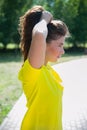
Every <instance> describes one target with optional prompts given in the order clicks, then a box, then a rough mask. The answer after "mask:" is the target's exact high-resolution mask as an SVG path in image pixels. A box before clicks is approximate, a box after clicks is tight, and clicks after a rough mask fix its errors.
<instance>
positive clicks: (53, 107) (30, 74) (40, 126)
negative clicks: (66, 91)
mask: <svg viewBox="0 0 87 130" xmlns="http://www.w3.org/2000/svg"><path fill="white" fill-rule="evenodd" d="M19 79H20V80H21V81H22V84H23V90H24V93H25V95H26V98H27V107H28V110H27V112H26V114H25V116H24V119H23V121H22V125H21V130H62V91H63V87H62V85H61V82H62V80H61V78H60V77H59V75H58V74H57V73H56V72H55V71H54V70H53V69H52V68H51V66H49V65H47V66H42V68H40V69H35V68H33V67H32V66H31V65H30V64H29V61H28V60H26V61H25V63H24V65H23V67H22V68H21V70H20V71H19Z"/></svg>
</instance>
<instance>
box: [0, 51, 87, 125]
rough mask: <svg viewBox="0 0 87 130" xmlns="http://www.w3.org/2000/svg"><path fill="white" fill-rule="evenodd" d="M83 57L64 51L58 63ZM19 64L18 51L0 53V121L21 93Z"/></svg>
mask: <svg viewBox="0 0 87 130" xmlns="http://www.w3.org/2000/svg"><path fill="white" fill-rule="evenodd" d="M84 57H87V56H85V55H84V54H83V53H82V52H79V53H66V54H65V55H64V56H63V57H62V58H60V60H59V63H60V62H65V61H69V60H74V59H79V58H84ZM57 63H58V62H57ZM21 65H22V58H21V55H20V53H19V52H14V51H11V52H5V53H3V52H2V53H0V123H1V122H2V121H3V119H4V118H5V117H6V115H7V114H8V112H9V111H10V110H11V108H12V107H13V105H14V104H15V102H16V101H17V99H18V98H19V97H20V95H21V94H22V87H21V83H20V81H19V80H18V78H17V75H18V71H19V69H20V67H21Z"/></svg>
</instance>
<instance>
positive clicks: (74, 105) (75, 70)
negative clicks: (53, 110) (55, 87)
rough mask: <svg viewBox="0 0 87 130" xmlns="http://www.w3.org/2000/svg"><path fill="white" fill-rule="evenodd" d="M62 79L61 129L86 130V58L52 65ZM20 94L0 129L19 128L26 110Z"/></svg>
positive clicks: (15, 129) (17, 129) (24, 101)
mask: <svg viewBox="0 0 87 130" xmlns="http://www.w3.org/2000/svg"><path fill="white" fill-rule="evenodd" d="M53 68H54V69H55V70H56V71H57V72H58V73H59V74H60V76H61V78H62V79H63V85H64V94H63V130H87V58H84V59H79V60H72V61H69V62H64V63H60V64H57V65H54V66H53ZM25 104H26V99H25V96H24V95H22V96H21V97H20V98H19V100H18V101H17V102H16V104H15V105H14V107H13V108H12V110H11V111H10V112H9V114H8V115H7V117H6V118H5V120H4V121H3V123H2V124H1V126H0V130H20V124H21V121H22V118H23V116H24V114H25V112H26V110H27V108H26V107H25Z"/></svg>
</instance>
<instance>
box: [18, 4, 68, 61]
mask: <svg viewBox="0 0 87 130" xmlns="http://www.w3.org/2000/svg"><path fill="white" fill-rule="evenodd" d="M42 11H44V9H43V7H42V6H34V7H33V8H31V9H30V10H28V11H27V12H26V13H25V14H24V15H23V16H22V17H20V24H19V33H20V36H21V41H20V43H21V50H22V52H23V55H24V61H25V60H26V59H27V55H28V51H29V48H30V45H31V40H32V29H33V27H34V26H35V24H37V23H38V22H39V21H40V18H41V15H42ZM47 28H48V35H47V39H46V42H47V43H50V41H51V40H56V39H57V38H58V36H65V35H67V32H68V28H67V26H66V25H65V24H64V23H63V22H62V21H58V20H52V21H51V22H50V23H49V24H48V25H47Z"/></svg>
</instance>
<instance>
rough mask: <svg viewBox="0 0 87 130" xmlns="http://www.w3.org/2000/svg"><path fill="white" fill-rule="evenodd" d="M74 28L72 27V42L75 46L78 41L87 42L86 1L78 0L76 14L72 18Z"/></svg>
mask: <svg viewBox="0 0 87 130" xmlns="http://www.w3.org/2000/svg"><path fill="white" fill-rule="evenodd" d="M74 23H75V25H74V28H73V29H72V34H73V36H74V37H73V42H74V44H75V45H76V46H77V45H78V44H80V43H83V44H84V45H85V43H86V42H87V1H86V0H79V6H78V15H77V16H76V17H75V19H74Z"/></svg>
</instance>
